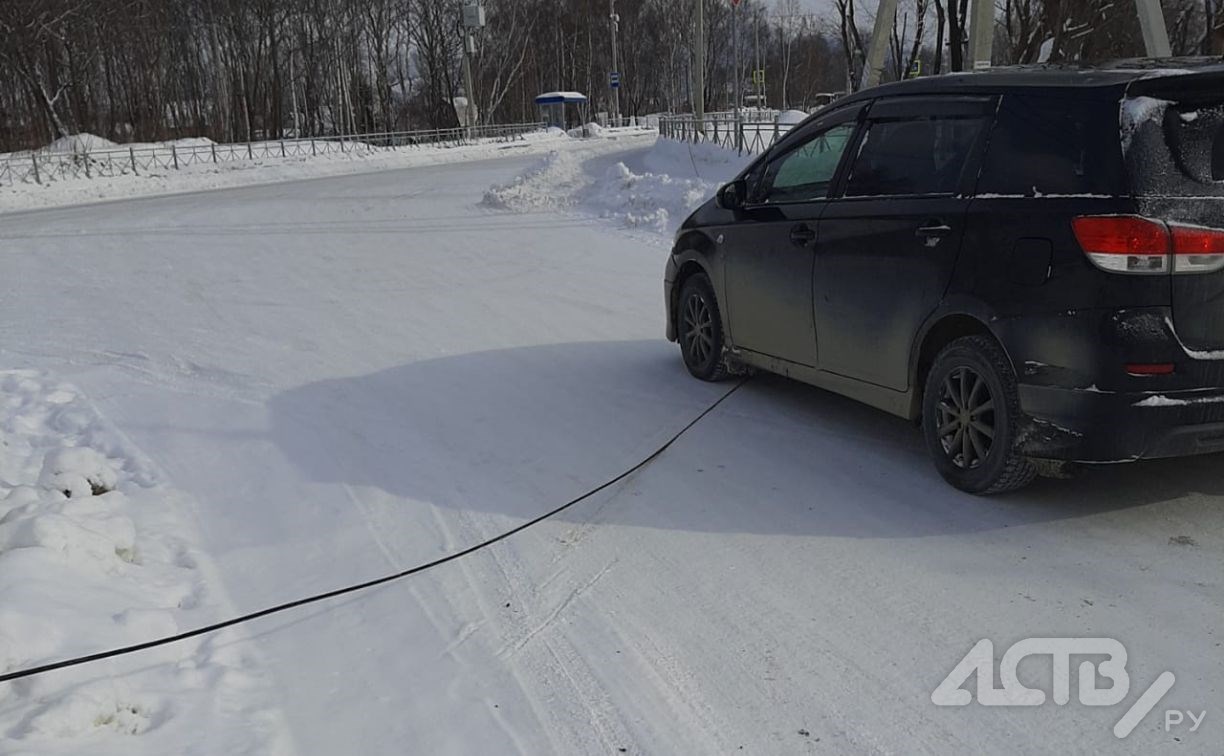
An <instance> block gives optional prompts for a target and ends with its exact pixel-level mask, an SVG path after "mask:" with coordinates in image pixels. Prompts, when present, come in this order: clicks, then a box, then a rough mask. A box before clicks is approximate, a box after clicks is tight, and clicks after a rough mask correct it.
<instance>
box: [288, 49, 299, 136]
mask: <svg viewBox="0 0 1224 756" xmlns="http://www.w3.org/2000/svg"><path fill="white" fill-rule="evenodd" d="M296 52H297V51H296V50H290V51H289V94H290V95H291V96H292V99H293V138H294V139H301V138H302V131H301V127H299V126H298V101H297V73H296V72H295V69H294V67H293V59H294V58H296V57H297V55H295V54H294V53H296Z"/></svg>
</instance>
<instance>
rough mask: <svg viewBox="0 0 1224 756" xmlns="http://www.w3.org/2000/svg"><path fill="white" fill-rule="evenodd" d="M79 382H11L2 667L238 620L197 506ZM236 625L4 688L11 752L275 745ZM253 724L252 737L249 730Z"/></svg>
mask: <svg viewBox="0 0 1224 756" xmlns="http://www.w3.org/2000/svg"><path fill="white" fill-rule="evenodd" d="M163 477H164V476H163V475H162V474H161V472H160V471H159V470H158V469H157V466H156V465H155V464H154V463H153V462H152V461H151V460H150V459H149V458H148V457H146V456H145V455H143V454H141V453H140V451H139V450H138V449H136V448H135V447H133V446H132V445H131V444H130V442H128V441H127V440H126V438H125V437H124V435H123V434H122V432H121V431H120V430H118V429H117V428H115V427H114V426H113V425H112V424H110V423H108V422H107V421H106V420H104V419H103V418H102V417H101V416H100V415H99V414H98V412H97V411H96V409H95V407H94V406H93V404H92V403H91V402H90V401H89V400H88V399H87V398H86V397H85V396H84V395H82V393H81V392H80V391H79V390H78V389H76V388H75V387H73V386H71V385H69V384H66V383H63V382H60V381H58V380H55V379H52V378H50V377H48V376H46V375H43V374H41V373H38V372H33V371H23V370H17V371H8V372H3V373H0V670H2V671H13V670H16V669H24V668H27V667H31V666H36V665H38V664H43V663H47V662H54V661H59V660H61V659H66V658H70V657H72V656H76V655H79V654H85V653H92V652H95V651H100V650H104V649H107V648H114V647H118V646H124V645H130V644H133V643H139V642H142V641H146V640H150V639H153V638H158V637H163V636H168V635H173V634H175V633H178V632H179V631H181V630H185V629H189V628H191V627H195V626H199V625H203V624H207V623H208V622H210V621H213V620H216V619H220V618H224V617H226V616H228V615H230V614H232V613H233V611H234V610H233V607H232V605H231V604H230V603H229V601H228V599H227V598H226V596H225V594H224V592H223V590H222V588H221V585H220V583H219V581H218V579H217V576H216V572H215V567H214V566H213V565H212V564H211V563H210V562H209V559H208V557H207V555H206V554H205V553H203V552H202V551H201V550H200V547H199V543H198V535H197V533H196V528H195V524H194V522H193V516H194V515H193V511H192V503H191V502H190V499H189V498H188V497H187V496H186V495H184V494H183V493H181V492H179V491H176V490H175V489H173V488H172V487H171V486H169V485H167V484H166V483H165V482H164V480H163ZM272 701H273V697H272V695H271V693H270V690H269V686H268V681H267V680H266V679H264V677H263V676H262V673H261V672H260V663H259V660H258V659H257V657H256V655H255V654H254V653H252V651H251V650H250V649H249V648H246V647H244V644H243V638H242V634H241V632H240V631H234V630H230V631H226V632H224V633H221V634H218V635H216V636H215V637H212V638H208V639H204V640H192V641H187V642H184V643H181V644H178V645H176V646H174V647H169V648H165V649H158V650H154V651H150V652H148V653H147V654H146V655H144V656H143V657H142V658H141V659H140V661H139V663H137V664H129V663H123V662H112V661H106V662H101V663H99V664H95V665H94V666H91V667H79V668H75V669H67V670H62V671H57V672H52V673H48V674H46V675H43V676H41V677H35V678H28V679H27V680H22V681H17V682H14V683H10V684H0V751H3V752H4V753H14V752H18V751H23V750H27V751H28V752H29V753H35V752H37V753H44V754H51V753H65V754H67V753H80V752H82V751H83V750H88V751H89V752H90V753H92V754H107V753H114V754H128V753H131V749H132V748H133V740H132V736H141V739H140V748H147V749H149V751H148V752H150V753H153V752H162V753H169V752H177V753H188V752H193V751H194V752H199V753H203V752H210V753H222V752H226V753H232V752H241V751H248V752H254V751H259V752H279V751H285V750H287V749H288V747H289V741H288V739H287V735H286V733H285V730H284V726H283V723H282V722H281V720H280V717H279V714H278V713H277V710H276V707H275V705H274V704H272V703H271V702H272ZM243 723H247V726H249V727H250V732H249V733H246V734H242V733H240V732H239V728H240V727H241V726H242V725H243Z"/></svg>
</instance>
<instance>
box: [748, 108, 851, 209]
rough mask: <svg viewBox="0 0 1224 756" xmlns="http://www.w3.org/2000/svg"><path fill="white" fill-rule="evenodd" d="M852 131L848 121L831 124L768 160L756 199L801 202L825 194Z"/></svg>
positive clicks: (819, 197)
mask: <svg viewBox="0 0 1224 756" xmlns="http://www.w3.org/2000/svg"><path fill="white" fill-rule="evenodd" d="M853 134H854V124H852V123H846V124H842V125H841V126H834V127H833V128H831V129H828V130H826V131H822V132H820V133H818V134H816V135H815V136H813V137H812V138H811V139H809V140H807V141H805V142H803V143H802V144H800V145H799V146H798V147H796V148H795V149H794V150H791V151H790V152H788V153H786V154H785V155H782V156H781V157H779V158H778V159H776V160H773V161H770V163H769V165H768V167H767V168H766V169H765V176H764V179H763V181H762V182H761V191H760V193H759V196H758V199H759V200H760V201H762V202H803V201H807V200H816V199H824V198H825V197H827V196H828V195H829V186H830V185H831V184H832V183H833V176H834V174H835V173H837V165H838V163H840V162H841V156H842V153H844V152H845V151H846V145H847V144H848V143H849V141H850V137H851V136H852V135H853Z"/></svg>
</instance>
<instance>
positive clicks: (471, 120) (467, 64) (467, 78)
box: [452, 33, 476, 138]
mask: <svg viewBox="0 0 1224 756" xmlns="http://www.w3.org/2000/svg"><path fill="white" fill-rule="evenodd" d="M464 37H465V39H464V41H463V93H464V95H466V97H467V104H466V105H465V106H464V108H463V109H464V111H465V112H466V113H467V117H466V118H464V119H463V120H464V121H465V123H464V124H463V127H464V129H465V130H467V132H468V133H469V138H471V137H470V131H471V127H472V125H473V124H475V123H476V117H475V108H476V96H475V92H476V90H475V88H474V87H473V86H472V55H471V53H469V52H468V43H469V41H471V40H472V36H471V35H470V34H466V33H465V34H464ZM452 70H454V69H452Z"/></svg>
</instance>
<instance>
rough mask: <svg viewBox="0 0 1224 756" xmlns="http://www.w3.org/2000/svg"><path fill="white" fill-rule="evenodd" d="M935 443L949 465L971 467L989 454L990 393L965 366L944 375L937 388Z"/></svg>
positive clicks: (992, 414)
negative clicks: (946, 458) (938, 444)
mask: <svg viewBox="0 0 1224 756" xmlns="http://www.w3.org/2000/svg"><path fill="white" fill-rule="evenodd" d="M938 410H939V428H938V431H937V434H938V437H939V443H940V445H941V446H942V447H943V450H944V453H945V454H947V455H948V459H950V460H951V461H952V464H954V465H956V466H957V467H959V468H961V469H962V470H972V469H974V468H976V467H978V466H979V465H981V464H982V463H983V462H985V461H986V457H987V456H988V455H989V454H990V448H991V445H992V444H993V443H994V437H995V411H994V396H993V395H992V394H991V391H990V385H989V384H988V383H987V382H986V379H985V378H983V377H982V376H981V375H980V374H978V373H977V372H976V371H975V370H973V369H972V368H969V367H965V366H961V367H958V368H956V369H955V370H953V371H952V372H951V373H949V374H948V377H947V378H945V379H944V382H943V385H942V386H941V387H940V390H939V405H938Z"/></svg>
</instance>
